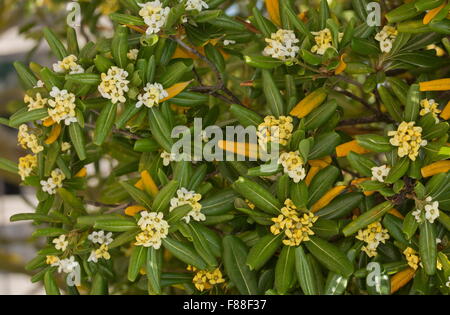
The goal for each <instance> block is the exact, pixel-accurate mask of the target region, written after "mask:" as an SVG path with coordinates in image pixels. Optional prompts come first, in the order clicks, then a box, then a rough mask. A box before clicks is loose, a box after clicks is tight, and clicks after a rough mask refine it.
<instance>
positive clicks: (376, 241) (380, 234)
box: [356, 221, 389, 257]
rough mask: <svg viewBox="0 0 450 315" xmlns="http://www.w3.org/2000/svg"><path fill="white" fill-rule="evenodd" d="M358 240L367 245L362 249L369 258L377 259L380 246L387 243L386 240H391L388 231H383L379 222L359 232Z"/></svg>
mask: <svg viewBox="0 0 450 315" xmlns="http://www.w3.org/2000/svg"><path fill="white" fill-rule="evenodd" d="M356 238H357V239H358V240H361V241H363V242H365V243H367V244H366V245H364V246H363V247H362V251H363V252H365V253H366V254H367V256H369V257H375V256H376V255H377V247H378V245H380V243H385V242H386V240H387V239H389V233H388V231H387V230H386V229H383V226H382V225H381V223H380V222H379V221H377V222H374V223H371V224H369V225H368V226H367V228H365V229H363V230H359V231H358V235H357V236H356Z"/></svg>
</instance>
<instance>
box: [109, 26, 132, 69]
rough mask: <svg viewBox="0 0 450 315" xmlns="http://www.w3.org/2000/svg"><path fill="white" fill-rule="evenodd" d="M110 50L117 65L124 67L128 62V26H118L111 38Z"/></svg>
mask: <svg viewBox="0 0 450 315" xmlns="http://www.w3.org/2000/svg"><path fill="white" fill-rule="evenodd" d="M111 52H112V55H113V58H114V61H115V62H116V64H117V66H118V67H120V68H122V69H125V67H126V66H127V64H128V58H127V53H128V28H127V27H125V26H118V27H117V28H116V33H115V35H114V38H113V40H112V45H111Z"/></svg>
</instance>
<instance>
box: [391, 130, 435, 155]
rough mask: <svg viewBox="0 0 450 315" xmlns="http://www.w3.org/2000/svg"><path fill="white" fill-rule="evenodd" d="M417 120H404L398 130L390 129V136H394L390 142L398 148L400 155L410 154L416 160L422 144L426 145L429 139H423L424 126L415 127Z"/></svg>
mask: <svg viewBox="0 0 450 315" xmlns="http://www.w3.org/2000/svg"><path fill="white" fill-rule="evenodd" d="M414 124H415V122H414V121H411V122H406V121H403V122H402V123H401V124H400V125H399V126H398V129H397V131H389V132H388V136H389V137H392V138H391V139H390V143H391V144H392V145H394V146H396V147H399V148H398V156H399V157H404V156H408V157H409V158H410V159H411V160H413V161H415V160H416V157H417V155H418V154H419V149H420V147H421V146H426V145H427V141H426V140H422V128H421V127H415V126H414Z"/></svg>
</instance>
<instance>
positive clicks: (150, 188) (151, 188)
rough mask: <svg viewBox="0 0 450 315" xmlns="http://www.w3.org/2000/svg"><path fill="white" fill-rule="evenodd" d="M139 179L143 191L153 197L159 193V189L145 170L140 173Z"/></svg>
mask: <svg viewBox="0 0 450 315" xmlns="http://www.w3.org/2000/svg"><path fill="white" fill-rule="evenodd" d="M141 178H142V182H143V184H144V189H145V191H146V192H148V193H149V194H150V195H152V196H153V197H154V196H156V195H157V194H158V192H159V189H158V186H157V185H156V183H155V181H154V180H153V178H152V176H151V175H150V173H149V172H148V171H147V170H145V171H143V172H141Z"/></svg>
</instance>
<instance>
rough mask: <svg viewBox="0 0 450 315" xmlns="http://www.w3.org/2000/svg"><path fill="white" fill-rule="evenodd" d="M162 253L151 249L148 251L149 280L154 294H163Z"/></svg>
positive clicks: (147, 268)
mask: <svg viewBox="0 0 450 315" xmlns="http://www.w3.org/2000/svg"><path fill="white" fill-rule="evenodd" d="M162 258H163V257H162V251H161V250H157V249H154V248H153V247H149V248H148V250H147V264H146V270H147V280H148V285H149V288H150V289H151V293H152V294H161V271H162V270H161V269H162V262H163V261H162Z"/></svg>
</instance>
